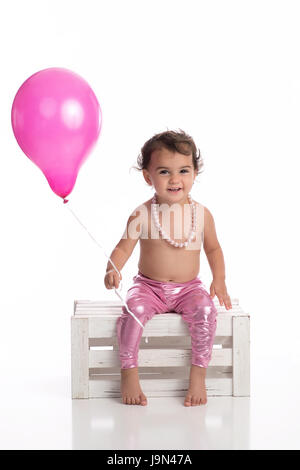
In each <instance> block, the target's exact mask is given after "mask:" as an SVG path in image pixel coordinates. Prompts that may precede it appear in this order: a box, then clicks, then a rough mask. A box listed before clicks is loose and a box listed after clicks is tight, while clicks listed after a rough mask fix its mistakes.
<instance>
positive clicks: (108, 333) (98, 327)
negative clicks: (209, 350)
mask: <svg viewBox="0 0 300 470" xmlns="http://www.w3.org/2000/svg"><path fill="white" fill-rule="evenodd" d="M75 318H81V317H80V316H76V317H75ZM116 334H117V327H116V317H115V316H114V315H102V316H99V317H89V337H90V338H111V337H114V336H116ZM186 335H189V330H188V326H187V324H186V323H185V322H184V321H183V319H182V318H181V316H180V315H179V314H177V313H163V314H161V315H155V316H154V317H153V318H151V320H149V321H148V322H147V323H146V325H145V328H144V331H143V334H142V336H149V337H150V336H186ZM216 335H217V336H231V335H232V316H231V315H228V316H227V315H220V316H219V317H218V318H217V329H216Z"/></svg>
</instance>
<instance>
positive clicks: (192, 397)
mask: <svg viewBox="0 0 300 470" xmlns="http://www.w3.org/2000/svg"><path fill="white" fill-rule="evenodd" d="M205 376H206V369H205V368H204V367H199V366H195V365H193V364H192V365H191V370H190V383H189V389H188V391H187V394H186V397H185V401H184V406H195V405H205V403H207V396H206V387H205Z"/></svg>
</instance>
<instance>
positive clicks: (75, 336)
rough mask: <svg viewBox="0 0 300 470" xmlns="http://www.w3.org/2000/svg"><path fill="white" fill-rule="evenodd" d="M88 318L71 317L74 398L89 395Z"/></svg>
mask: <svg viewBox="0 0 300 470" xmlns="http://www.w3.org/2000/svg"><path fill="white" fill-rule="evenodd" d="M88 323H89V319H88V318H80V319H78V318H75V317H71V374H72V398H88V396H89V344H88V331H89V327H88Z"/></svg>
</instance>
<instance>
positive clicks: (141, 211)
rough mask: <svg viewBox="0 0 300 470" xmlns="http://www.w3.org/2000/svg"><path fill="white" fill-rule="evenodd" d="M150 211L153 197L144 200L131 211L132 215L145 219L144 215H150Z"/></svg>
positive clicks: (132, 216)
mask: <svg viewBox="0 0 300 470" xmlns="http://www.w3.org/2000/svg"><path fill="white" fill-rule="evenodd" d="M149 211H150V212H151V199H149V200H148V201H145V202H142V203H141V204H140V205H139V206H137V207H135V209H134V210H133V211H132V212H131V214H130V217H131V218H136V217H139V218H141V219H143V218H144V217H147V216H148V213H149Z"/></svg>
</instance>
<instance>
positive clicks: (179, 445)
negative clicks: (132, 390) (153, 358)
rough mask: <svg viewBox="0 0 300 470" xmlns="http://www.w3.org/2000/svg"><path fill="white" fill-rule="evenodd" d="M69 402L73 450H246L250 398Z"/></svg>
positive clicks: (166, 398)
mask: <svg viewBox="0 0 300 470" xmlns="http://www.w3.org/2000/svg"><path fill="white" fill-rule="evenodd" d="M120 400H121V399H120V398H102V399H101V398H98V399H95V398H94V399H89V400H72V445H73V449H120V450H121V449H129V450H130V449H157V450H161V449H215V450H217V449H248V448H249V434H250V432H249V429H250V422H249V421H250V399H249V398H248V397H208V403H207V404H206V405H204V406H194V407H185V406H183V401H184V397H163V398H148V405H147V406H130V405H123V404H122V403H121V401H120Z"/></svg>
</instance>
